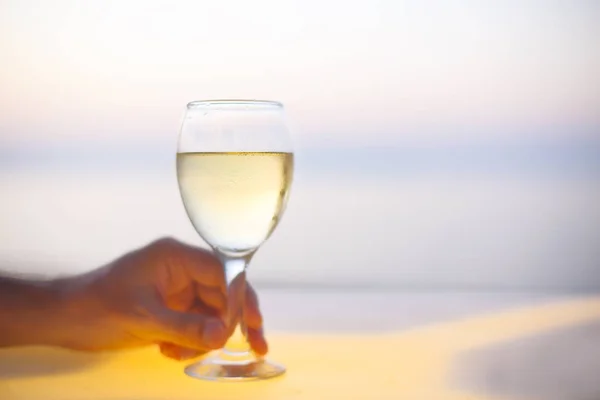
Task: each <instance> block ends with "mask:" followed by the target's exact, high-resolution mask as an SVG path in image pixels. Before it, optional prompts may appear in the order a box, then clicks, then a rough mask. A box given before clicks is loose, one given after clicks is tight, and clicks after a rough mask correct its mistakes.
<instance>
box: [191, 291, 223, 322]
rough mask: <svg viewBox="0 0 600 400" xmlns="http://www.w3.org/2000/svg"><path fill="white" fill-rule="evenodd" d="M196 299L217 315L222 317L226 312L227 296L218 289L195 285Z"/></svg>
mask: <svg viewBox="0 0 600 400" xmlns="http://www.w3.org/2000/svg"><path fill="white" fill-rule="evenodd" d="M196 297H197V298H198V299H199V300H200V301H201V302H202V304H203V305H205V306H207V307H210V308H211V309H212V310H214V311H216V312H217V314H219V315H224V314H225V313H226V311H227V296H225V293H223V292H221V291H220V290H219V289H216V288H212V287H207V286H203V285H196Z"/></svg>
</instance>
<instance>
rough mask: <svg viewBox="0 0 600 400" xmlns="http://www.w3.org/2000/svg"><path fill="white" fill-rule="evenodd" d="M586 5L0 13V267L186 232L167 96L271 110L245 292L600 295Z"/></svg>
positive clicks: (597, 154)
mask: <svg viewBox="0 0 600 400" xmlns="http://www.w3.org/2000/svg"><path fill="white" fill-rule="evenodd" d="M599 21H600V2H599V1H594V0H587V1H584V0H573V1H558V0H556V1H555V0H540V1H533V0H519V1H517V0H503V1H500V0H489V1H478V0H470V1H466V0H463V1H459V0H437V1H436V0H429V1H416V0H415V1H401V0H368V1H363V0H356V1H354V0H347V1H337V0H321V1H318V2H317V1H313V0H302V1H290V0H253V1H234V0H215V1H202V0H195V1H187V0H179V1H156V0H146V1H143V2H142V1H126V0H120V1H108V0H105V1H79V0H68V1H67V0H53V1H42V0H37V1H33V0H0V187H1V188H2V189H1V192H0V226H2V229H0V264H1V265H0V267H2V265H3V266H4V267H2V268H14V269H17V270H19V271H37V272H40V271H41V272H45V273H50V272H54V273H57V272H65V273H67V272H73V271H81V270H86V269H90V268H94V267H96V266H98V265H101V264H102V263H105V262H107V260H111V259H113V258H114V257H116V256H117V255H119V254H122V253H123V252H126V251H129V250H131V249H132V248H135V247H137V246H140V245H143V244H145V243H147V242H148V241H150V240H153V239H155V238H157V237H159V236H163V235H172V236H175V237H177V238H180V239H182V240H186V241H188V242H190V243H201V240H200V238H199V237H198V235H197V233H196V232H195V231H194V230H193V228H192V226H191V224H190V223H189V220H188V218H187V216H186V214H185V211H184V208H183V205H182V203H181V199H180V197H179V192H178V187H177V182H176V175H175V171H174V168H175V161H174V158H175V152H176V141H177V135H178V130H179V123H180V120H181V117H182V114H183V111H184V108H185V104H186V103H187V102H189V101H192V100H198V99H211V98H259V99H271V100H279V101H281V102H283V103H284V104H285V105H286V108H287V111H288V117H289V120H290V126H291V128H292V132H293V138H294V142H295V144H296V150H297V151H296V158H295V177H294V185H293V189H292V196H291V198H290V203H289V206H288V209H287V211H286V215H285V217H284V218H283V220H282V223H281V224H280V226H279V227H278V228H277V230H276V232H275V233H274V235H273V236H272V237H271V238H269V240H268V241H267V243H265V245H264V246H263V247H264V249H263V248H261V250H260V252H259V253H258V254H257V257H256V258H255V259H254V260H255V261H253V262H255V263H256V266H257V267H258V268H256V269H254V268H253V272H252V276H253V278H252V279H253V281H254V282H255V283H256V282H262V283H263V284H273V285H275V286H277V287H281V285H284V284H285V285H288V284H289V285H297V284H303V285H312V286H315V285H316V286H318V285H321V284H331V283H335V284H342V283H344V284H347V285H351V286H353V285H358V286H360V285H367V286H379V287H381V286H382V285H383V286H386V285H389V286H394V285H395V286H396V287H404V288H407V287H412V288H442V287H444V288H454V289H456V288H479V289H482V288H483V289H485V288H488V289H489V288H504V289H506V288H513V289H514V288H517V289H519V288H520V289H528V290H529V289H532V288H533V289H549V288H562V289H565V288H567V289H572V290H583V289H589V288H592V289H594V290H597V289H598V288H600V270H599V269H598V266H599V265H600V207H598V204H600V73H599V71H600V24H599Z"/></svg>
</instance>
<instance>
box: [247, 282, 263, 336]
mask: <svg viewBox="0 0 600 400" xmlns="http://www.w3.org/2000/svg"><path fill="white" fill-rule="evenodd" d="M244 320H245V322H246V324H247V325H248V327H249V328H254V329H260V328H261V327H262V325H263V318H262V314H261V313H260V309H259V307H258V296H257V295H256V292H255V291H254V289H253V288H252V286H250V284H247V285H246V301H245V302H244Z"/></svg>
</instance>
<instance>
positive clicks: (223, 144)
mask: <svg viewBox="0 0 600 400" xmlns="http://www.w3.org/2000/svg"><path fill="white" fill-rule="evenodd" d="M293 171H294V156H293V153H292V144H291V139H290V137H289V132H288V129H287V127H286V124H285V118H284V113H283V106H282V105H281V103H278V102H273V101H259V100H207V101H194V102H191V103H189V104H188V105H187V109H186V112H185V117H184V122H183V124H182V127H181V132H180V135H179V144H178V153H177V178H178V182H179V190H180V193H181V198H182V199H183V204H184V206H185V209H186V212H187V214H188V216H189V218H190V221H191V222H192V224H193V226H194V228H195V229H196V231H197V232H198V234H199V235H200V236H201V237H202V238H203V239H204V240H205V241H206V242H207V243H208V244H209V245H210V246H211V247H212V248H213V250H214V252H215V254H216V255H217V257H219V259H220V260H221V262H222V264H223V268H224V272H225V277H226V282H227V296H228V303H227V304H228V313H227V315H228V322H229V325H230V326H231V327H233V333H232V336H231V337H230V339H229V340H228V342H227V344H226V345H225V347H224V348H223V349H221V350H219V351H218V352H217V353H216V355H215V356H213V357H210V358H207V359H205V360H203V361H200V362H199V363H196V364H192V365H190V366H188V367H187V368H186V373H187V374H188V375H190V376H193V377H196V378H201V379H210V380H235V381H239V380H256V379H267V378H271V377H275V376H278V375H281V374H282V373H284V372H285V368H284V367H283V366H281V365H279V364H276V363H273V362H270V361H268V360H266V359H264V358H262V357H258V356H256V355H255V354H254V353H253V352H252V351H251V350H250V345H249V344H248V340H247V338H246V332H247V330H246V327H245V325H244V318H243V299H244V298H245V287H246V269H247V267H248V264H249V262H250V260H251V258H252V256H253V255H254V253H255V252H256V250H257V249H258V248H259V247H260V245H261V244H262V243H264V242H265V240H267V239H268V237H269V236H270V235H271V233H272V232H273V230H274V229H275V228H276V226H277V224H278V222H279V220H280V218H281V216H282V215H283V212H284V211H285V207H286V204H287V200H288V197H289V193H290V186H291V183H292V178H293Z"/></svg>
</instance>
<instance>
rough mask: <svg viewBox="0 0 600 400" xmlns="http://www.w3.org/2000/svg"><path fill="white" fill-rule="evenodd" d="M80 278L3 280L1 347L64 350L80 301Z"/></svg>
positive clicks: (0, 284)
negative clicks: (57, 347)
mask: <svg viewBox="0 0 600 400" xmlns="http://www.w3.org/2000/svg"><path fill="white" fill-rule="evenodd" d="M81 294H82V290H81V284H80V283H79V281H78V278H77V277H71V278H61V279H54V280H46V281H40V280H37V281H34V280H24V279H13V278H0V327H1V329H0V331H1V332H0V347H1V346H31V345H42V346H61V345H62V342H63V341H65V340H66V338H65V334H67V333H68V332H69V330H70V325H71V324H72V323H73V322H74V321H75V320H76V314H77V308H78V303H80V300H81V297H82V296H81Z"/></svg>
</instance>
